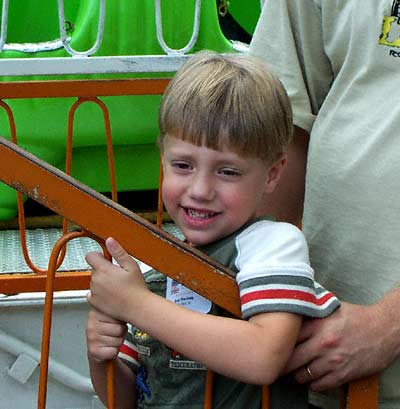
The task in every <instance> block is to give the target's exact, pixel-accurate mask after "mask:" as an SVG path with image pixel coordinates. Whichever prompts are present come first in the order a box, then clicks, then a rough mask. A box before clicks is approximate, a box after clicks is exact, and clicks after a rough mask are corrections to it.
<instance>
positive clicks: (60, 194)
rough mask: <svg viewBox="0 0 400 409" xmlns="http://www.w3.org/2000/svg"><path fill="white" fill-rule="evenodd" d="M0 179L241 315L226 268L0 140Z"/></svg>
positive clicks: (234, 282)
mask: <svg viewBox="0 0 400 409" xmlns="http://www.w3.org/2000/svg"><path fill="white" fill-rule="evenodd" d="M0 180H1V181H3V182H4V183H6V184H8V185H9V186H11V187H13V188H14V189H16V190H18V191H19V192H21V193H23V194H25V195H27V196H28V197H30V198H32V199H34V200H36V201H37V202H39V203H41V204H42V205H44V206H46V207H47V208H49V209H51V210H52V211H54V212H55V213H58V214H60V215H62V216H64V217H66V218H67V219H68V220H71V221H72V222H74V223H76V224H78V225H80V226H82V227H83V228H84V229H85V230H87V231H89V232H91V233H93V234H95V235H96V236H98V237H100V238H101V239H106V238H107V237H110V236H112V237H114V238H115V239H117V240H118V241H119V242H120V243H121V244H122V246H123V247H124V248H125V249H126V250H127V251H128V253H130V254H131V255H133V256H134V257H136V258H138V259H139V260H141V261H143V262H144V263H146V264H149V265H151V266H152V267H154V268H155V269H157V270H159V271H162V272H163V273H164V274H166V275H167V276H170V277H171V278H173V279H175V280H177V281H179V282H180V283H182V284H184V285H185V286H187V287H189V288H191V289H192V290H194V291H196V292H197V293H199V294H201V295H203V296H204V297H206V298H208V299H210V300H211V301H213V302H214V303H216V304H217V305H219V306H221V307H222V308H224V309H226V310H227V311H229V312H231V313H232V314H234V315H236V316H240V315H241V313H240V303H239V292H238V288H237V284H236V281H235V279H234V277H233V275H232V272H231V271H230V270H229V269H227V268H226V267H224V266H223V265H221V264H219V263H218V262H216V261H215V260H213V259H211V258H209V257H208V256H206V255H204V254H203V253H202V252H200V251H198V250H196V249H194V248H192V247H190V246H189V245H187V244H185V243H183V242H181V241H180V240H178V239H176V238H175V237H173V236H171V235H170V234H168V233H166V232H164V231H163V230H161V229H159V228H157V227H156V226H154V225H153V224H151V223H149V222H147V221H146V220H144V219H141V218H140V217H139V216H137V215H136V214H135V213H133V212H131V211H129V210H128V209H126V208H124V207H122V206H120V205H119V204H117V203H115V202H113V201H112V200H110V199H108V198H106V197H105V196H103V195H101V194H99V193H98V192H96V191H95V190H93V189H91V188H89V187H88V186H85V185H83V184H81V183H80V182H78V181H77V180H75V179H73V178H72V177H70V176H68V175H66V174H65V173H64V172H62V171H60V170H58V169H57V168H55V167H53V166H51V165H49V164H47V163H46V162H44V161H42V160H40V159H39V158H37V157H35V156H33V155H32V154H30V153H29V152H27V151H25V150H23V149H21V148H20V147H18V146H17V145H15V144H14V143H12V142H10V141H8V140H7V139H4V138H1V137H0Z"/></svg>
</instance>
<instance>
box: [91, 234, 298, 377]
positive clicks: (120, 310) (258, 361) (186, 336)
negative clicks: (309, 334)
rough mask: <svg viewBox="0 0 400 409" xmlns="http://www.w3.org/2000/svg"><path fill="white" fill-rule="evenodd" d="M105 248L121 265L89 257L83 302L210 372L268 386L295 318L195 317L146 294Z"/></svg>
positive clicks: (120, 254) (293, 335)
mask: <svg viewBox="0 0 400 409" xmlns="http://www.w3.org/2000/svg"><path fill="white" fill-rule="evenodd" d="M107 246H108V250H109V251H110V253H111V255H112V256H113V257H114V258H115V259H116V261H117V262H118V263H119V264H120V266H121V267H118V266H116V265H112V264H111V263H109V262H108V261H106V260H105V259H104V258H103V257H102V255H101V254H95V253H91V254H89V255H88V256H87V261H88V262H89V264H91V265H92V267H93V269H94V271H93V275H92V285H91V294H90V295H89V297H88V300H89V302H90V303H91V304H92V305H93V306H94V307H95V308H96V309H99V310H101V311H103V312H104V313H105V314H107V315H109V316H111V317H114V318H115V319H118V320H121V321H124V322H130V323H132V324H134V325H135V326H136V327H138V328H140V329H141V330H143V331H145V332H147V333H149V334H151V335H152V336H153V337H155V338H157V339H158V340H159V341H161V342H162V343H164V344H166V345H167V346H169V347H170V348H172V349H174V350H176V351H178V352H179V353H180V354H183V355H184V356H187V357H188V358H190V359H193V360H196V361H199V362H201V363H203V364H205V365H206V366H207V367H209V368H210V369H212V370H214V371H216V372H218V373H221V374H223V375H226V376H229V377H233V378H235V379H237V380H240V381H243V382H247V383H253V384H270V383H272V382H274V381H275V379H276V378H277V377H278V376H279V374H280V373H281V371H282V369H283V368H284V366H285V364H286V361H287V359H288V357H289V355H290V354H291V352H292V350H293V347H294V345H295V342H296V339H297V336H298V332H299V329H300V325H301V317H300V316H298V315H295V314H289V313H275V312H274V313H263V314H259V315H256V316H254V317H252V318H250V320H249V321H243V320H239V319H231V318H225V317H217V316H213V315H208V314H201V313H198V312H194V311H191V310H188V309H186V308H183V307H181V306H178V305H176V304H174V303H173V302H170V301H168V300H166V299H164V298H163V297H160V296H158V295H156V294H153V293H152V292H150V291H149V290H148V288H147V285H146V283H145V282H144V280H143V277H142V275H141V273H140V271H139V269H138V267H137V265H136V263H135V262H134V261H133V260H132V258H131V257H130V256H129V255H128V254H127V253H126V252H125V251H124V250H123V249H122V248H121V247H120V246H119V245H118V244H117V243H116V242H115V241H113V240H107Z"/></svg>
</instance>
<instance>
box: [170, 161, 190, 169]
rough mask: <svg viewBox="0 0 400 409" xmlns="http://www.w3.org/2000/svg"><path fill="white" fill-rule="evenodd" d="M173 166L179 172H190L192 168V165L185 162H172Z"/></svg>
mask: <svg viewBox="0 0 400 409" xmlns="http://www.w3.org/2000/svg"><path fill="white" fill-rule="evenodd" d="M171 166H172V167H173V168H175V169H178V170H190V169H191V168H192V166H191V165H190V163H188V162H184V161H172V162H171Z"/></svg>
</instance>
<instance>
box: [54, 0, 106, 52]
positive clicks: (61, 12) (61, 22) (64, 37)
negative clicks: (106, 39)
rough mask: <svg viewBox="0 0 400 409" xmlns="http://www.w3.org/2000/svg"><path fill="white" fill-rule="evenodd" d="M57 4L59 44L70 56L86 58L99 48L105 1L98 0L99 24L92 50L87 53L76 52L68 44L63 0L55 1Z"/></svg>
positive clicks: (101, 37) (102, 31) (102, 29)
mask: <svg viewBox="0 0 400 409" xmlns="http://www.w3.org/2000/svg"><path fill="white" fill-rule="evenodd" d="M57 3H58V25H59V27H60V37H61V42H62V44H63V46H64V48H65V50H66V51H67V52H68V54H70V55H72V56H81V57H88V56H89V55H92V54H94V53H95V52H96V51H97V50H98V49H99V47H100V45H101V42H102V40H103V33H104V17H105V0H100V11H99V24H98V28H97V37H96V41H95V43H94V45H93V47H92V48H90V49H89V50H87V51H76V50H74V49H73V48H71V46H70V45H69V43H68V37H67V32H66V30H65V25H64V21H65V15H64V0H57Z"/></svg>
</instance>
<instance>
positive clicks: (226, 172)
mask: <svg viewBox="0 0 400 409" xmlns="http://www.w3.org/2000/svg"><path fill="white" fill-rule="evenodd" d="M219 173H220V174H222V175H224V176H230V177H235V176H236V177H237V176H240V175H241V172H240V171H239V170H237V169H231V168H223V169H221V170H220V171H219Z"/></svg>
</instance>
